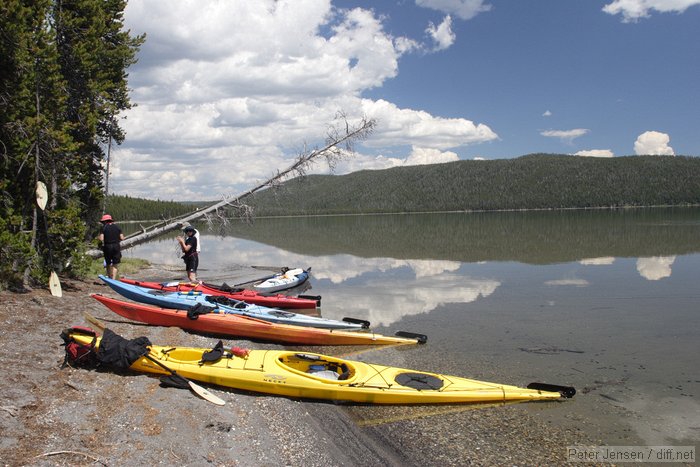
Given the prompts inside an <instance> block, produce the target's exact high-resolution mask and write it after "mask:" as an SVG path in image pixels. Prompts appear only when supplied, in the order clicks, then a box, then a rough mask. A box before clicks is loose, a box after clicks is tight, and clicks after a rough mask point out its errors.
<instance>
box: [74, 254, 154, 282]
mask: <svg viewBox="0 0 700 467" xmlns="http://www.w3.org/2000/svg"><path fill="white" fill-rule="evenodd" d="M103 265H104V259H103V258H99V259H96V260H93V261H92V263H91V264H90V270H89V272H88V275H89V276H90V277H95V276H97V275H99V274H106V273H107V272H106V271H105V268H104V266H103ZM150 265H151V263H149V262H148V261H146V260H145V259H141V258H122V261H121V263H119V265H118V266H117V268H118V269H119V275H120V276H121V275H122V274H134V273H136V272H138V271H140V270H141V269H144V268H146V267H148V266H150Z"/></svg>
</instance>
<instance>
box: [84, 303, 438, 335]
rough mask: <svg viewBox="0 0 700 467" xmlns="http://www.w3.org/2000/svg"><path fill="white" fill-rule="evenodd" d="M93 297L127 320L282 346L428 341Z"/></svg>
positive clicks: (400, 332) (401, 332) (404, 333)
mask: <svg viewBox="0 0 700 467" xmlns="http://www.w3.org/2000/svg"><path fill="white" fill-rule="evenodd" d="M91 297H93V298H94V299H96V300H97V301H99V302H100V303H102V304H103V305H105V306H106V307H107V308H109V309H110V310H112V311H113V312H115V313H116V314H118V315H120V316H123V317H124V318H127V319H130V320H133V321H138V322H141V323H147V324H153V325H156V326H174V327H179V328H181V329H187V330H190V331H199V332H203V333H209V334H220V335H226V336H236V337H245V338H252V339H262V340H266V341H271V342H278V343H282V344H297V345H386V344H423V343H425V342H426V340H427V337H426V336H425V335H423V334H414V333H410V332H405V331H399V332H397V333H396V336H385V335H382V334H377V333H374V332H370V331H344V330H332V329H322V328H313V327H307V326H293V325H288V324H276V323H272V322H269V321H263V320H260V319H256V318H251V317H248V316H242V315H234V314H230V313H227V314H224V313H207V314H202V315H198V316H197V318H196V319H190V318H189V317H188V316H187V310H175V309H170V308H159V307H155V306H150V305H144V304H141V303H133V302H125V301H122V300H118V299H115V298H110V297H105V296H104V295H100V294H92V295H91Z"/></svg>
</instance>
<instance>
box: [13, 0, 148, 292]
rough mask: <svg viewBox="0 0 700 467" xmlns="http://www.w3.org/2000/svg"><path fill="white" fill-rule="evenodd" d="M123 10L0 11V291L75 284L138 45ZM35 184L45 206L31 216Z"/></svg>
mask: <svg viewBox="0 0 700 467" xmlns="http://www.w3.org/2000/svg"><path fill="white" fill-rule="evenodd" d="M125 7H126V0H36V1H32V2H27V1H22V0H3V1H2V2H0V155H1V157H2V159H1V162H0V167H1V170H0V173H1V177H0V287H3V286H7V285H10V286H13V287H17V288H23V287H27V286H30V285H31V284H32V283H37V282H38V283H43V284H45V283H46V278H47V277H48V274H49V272H50V271H51V270H55V271H57V272H61V271H64V272H65V273H66V274H80V271H81V270H84V267H85V261H84V255H81V252H82V251H84V250H85V244H86V240H88V239H89V238H91V237H94V235H95V234H96V231H97V227H98V221H99V215H100V213H101V209H102V201H103V182H102V178H103V172H104V169H103V161H104V160H105V148H106V147H107V146H108V144H109V143H114V144H120V143H121V142H122V141H123V140H124V136H125V135H124V131H123V130H122V128H121V127H120V126H119V114H120V112H121V111H123V110H125V109H128V108H130V107H131V104H130V102H129V95H128V87H127V72H126V70H127V68H128V66H129V65H131V64H133V63H134V62H135V61H136V53H137V51H138V49H139V47H140V45H141V44H142V43H143V41H144V37H143V36H138V37H132V36H131V35H130V34H129V32H128V31H124V28H123V26H124V24H123V12H124V8H125ZM37 182H42V183H44V184H45V185H46V186H47V188H48V205H47V206H46V207H45V209H44V210H39V209H38V208H37V203H36V202H35V199H36V195H35V187H36V186H37Z"/></svg>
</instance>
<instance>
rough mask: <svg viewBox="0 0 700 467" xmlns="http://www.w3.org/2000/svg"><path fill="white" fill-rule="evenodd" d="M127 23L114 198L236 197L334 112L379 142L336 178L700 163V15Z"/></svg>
mask: <svg viewBox="0 0 700 467" xmlns="http://www.w3.org/2000/svg"><path fill="white" fill-rule="evenodd" d="M125 19H126V25H127V27H128V28H129V29H131V31H132V33H146V34H147V39H146V43H145V44H144V46H143V47H142V49H141V51H140V53H139V55H138V58H139V62H138V63H137V64H136V65H134V66H132V68H131V69H130V76H129V85H130V88H131V89H132V92H131V98H132V102H133V103H135V104H136V107H135V108H134V109H132V110H130V111H128V112H127V113H125V115H124V116H125V117H126V119H125V120H124V121H123V125H124V127H125V129H126V131H127V140H126V142H125V143H124V144H123V145H122V146H121V147H120V148H118V149H117V150H115V151H114V152H113V154H114V158H113V160H112V166H111V168H112V170H111V175H110V188H111V189H113V192H114V193H117V194H128V195H130V196H143V197H148V198H159V199H174V200H186V199H196V200H201V199H217V198H219V197H220V196H221V195H232V194H237V193H240V192H242V191H244V190H245V189H247V188H250V187H251V186H253V185H255V183H256V182H257V181H259V180H262V179H265V178H267V177H268V176H269V175H271V174H272V173H273V172H274V170H276V169H281V168H284V167H286V166H287V165H288V164H289V163H290V162H291V160H292V159H293V158H294V157H295V156H296V155H297V154H298V152H299V151H302V150H303V148H304V147H314V146H318V145H320V144H322V142H323V139H324V136H325V131H326V128H327V126H328V124H329V123H330V122H331V121H332V120H333V118H334V115H335V114H336V113H337V112H338V111H339V110H342V111H343V112H344V113H345V114H347V115H348V117H349V118H350V119H357V118H359V117H361V116H363V115H364V116H368V117H370V118H374V119H376V120H377V127H376V130H375V131H374V133H373V134H372V135H371V136H370V137H369V138H368V139H367V140H366V141H364V143H363V144H361V145H358V146H357V147H356V154H355V156H354V157H353V158H351V159H349V160H347V161H346V162H344V163H342V164H340V165H339V166H338V167H337V168H336V171H335V173H347V172H350V171H355V170H361V169H382V168H389V167H395V166H399V165H413V164H425V163H440V162H447V161H452V160H457V159H465V160H466V159H477V158H478V159H500V158H511V157H518V156H521V155H524V154H529V153H535V152H545V153H564V154H572V155H576V156H598V157H617V156H625V155H636V154H658V155H667V156H669V155H693V156H697V155H700V85H699V84H698V83H700V0H606V1H591V0H586V1H581V0H518V1H512V0H511V1H498V0H493V1H486V0H402V1H381V2H370V1H345V0H343V1H330V0H288V1H285V0H279V1H273V0H259V1H255V2H249V1H245V0H219V1H216V0H201V1H189V2H184V1H183V2H176V3H172V2H169V1H166V0H142V1H138V2H134V1H132V2H130V3H129V5H128V7H127V10H126V15H125ZM313 171H315V172H319V173H324V172H327V168H325V167H321V166H318V167H315V168H314V170H313Z"/></svg>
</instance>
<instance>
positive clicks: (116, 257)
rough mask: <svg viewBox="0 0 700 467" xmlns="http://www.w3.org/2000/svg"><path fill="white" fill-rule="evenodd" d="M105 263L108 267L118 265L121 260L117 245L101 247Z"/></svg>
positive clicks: (120, 252) (111, 244)
mask: <svg viewBox="0 0 700 467" xmlns="http://www.w3.org/2000/svg"><path fill="white" fill-rule="evenodd" d="M102 252H103V253H104V255H105V263H106V264H107V265H108V266H109V265H110V264H111V265H115V264H119V263H120V262H121V260H122V250H121V247H120V246H119V244H118V243H107V244H106V245H104V246H103V247H102Z"/></svg>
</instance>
